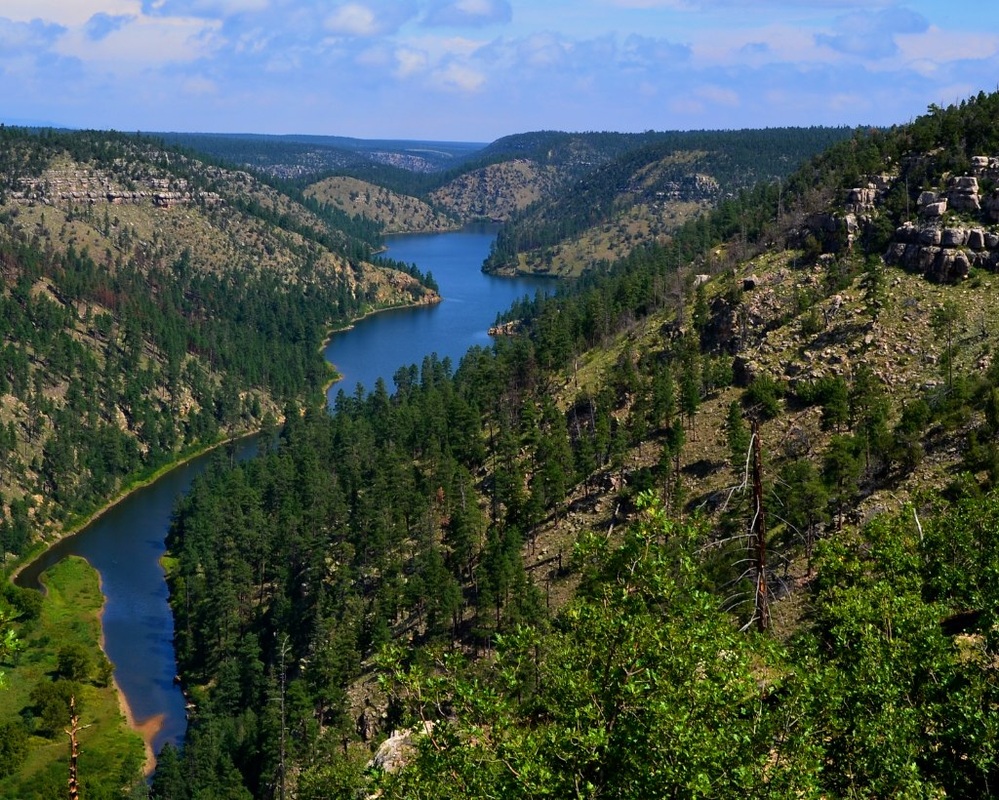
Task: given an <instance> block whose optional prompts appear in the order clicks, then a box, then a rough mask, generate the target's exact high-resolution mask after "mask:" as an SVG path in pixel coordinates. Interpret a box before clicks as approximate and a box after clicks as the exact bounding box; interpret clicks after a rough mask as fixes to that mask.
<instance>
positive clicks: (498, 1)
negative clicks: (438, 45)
mask: <svg viewBox="0 0 999 800" xmlns="http://www.w3.org/2000/svg"><path fill="white" fill-rule="evenodd" d="M512 19H513V9H512V8H511V7H510V3H509V2H508V0H438V1H437V2H434V3H432V4H431V6H430V8H429V9H428V11H427V14H426V16H425V17H424V19H423V23H424V24H425V25H432V26H436V25H441V26H451V27H477V26H482V25H496V24H501V23H506V22H510V20H512Z"/></svg>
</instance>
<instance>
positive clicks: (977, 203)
mask: <svg viewBox="0 0 999 800" xmlns="http://www.w3.org/2000/svg"><path fill="white" fill-rule="evenodd" d="M947 199H948V201H949V202H950V207H951V208H952V209H954V210H955V211H981V210H982V205H981V200H980V199H979V197H978V178H976V177H974V176H972V175H960V176H957V177H954V178H951V179H950V182H949V184H948V191H947Z"/></svg>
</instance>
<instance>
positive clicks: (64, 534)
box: [7, 428, 264, 594]
mask: <svg viewBox="0 0 999 800" xmlns="http://www.w3.org/2000/svg"><path fill="white" fill-rule="evenodd" d="M263 430H264V429H263V428H254V429H252V430H250V431H247V432H245V433H239V434H236V435H233V436H228V437H226V438H225V439H222V440H221V441H218V442H215V443H214V444H211V445H208V446H206V447H202V448H199V449H198V450H195V451H194V452H191V453H188V454H187V455H185V456H183V457H182V458H178V459H176V460H175V461H170V462H169V463H167V464H164V465H163V466H162V467H160V468H159V469H157V470H156V471H155V472H154V473H153V474H152V475H150V476H149V477H148V478H143V479H142V480H141V481H138V482H137V483H132V484H129V486H128V488H127V489H123V490H122V491H121V492H119V493H118V494H116V495H115V496H114V497H112V498H111V499H110V500H108V501H107V502H106V503H104V505H102V506H101V507H100V508H98V509H97V510H96V511H94V512H93V513H92V514H90V516H88V517H87V518H86V519H84V520H83V521H81V522H79V523H77V524H75V525H73V526H71V527H69V528H64V529H61V530H59V531H58V532H57V533H56V534H55V537H54V538H53V539H51V540H50V541H46V542H45V547H43V548H42V549H41V550H39V551H38V552H37V553H35V554H34V555H32V556H31V557H30V558H28V559H27V560H25V561H22V562H21V563H20V564H18V565H17V566H15V567H14V568H13V569H12V570H11V571H10V573H8V575H7V580H9V581H10V582H11V583H14V584H16V583H17V578H18V576H19V575H20V574H21V573H22V572H24V570H26V569H27V568H28V567H30V566H31V565H32V564H34V563H35V562H36V561H37V560H38V559H40V558H41V557H42V556H44V555H45V554H46V553H47V552H48V551H49V550H51V549H52V548H53V547H55V546H56V545H57V544H59V542H61V541H64V540H65V539H69V538H70V537H71V536H75V535H76V534H78V533H79V532H80V531H82V530H83V529H84V528H86V527H87V526H89V525H91V524H93V523H94V522H96V521H97V520H99V519H100V518H101V517H102V516H104V515H105V514H107V513H108V511H110V510H111V509H112V508H114V507H115V506H117V505H118V504H120V503H122V502H124V501H125V500H127V499H128V498H129V497H130V496H131V495H133V494H135V492H137V491H139V490H140V489H145V488H146V487H147V486H151V485H152V484H154V483H155V482H156V481H158V480H159V479H160V478H162V477H163V476H164V475H166V474H167V473H168V472H173V470H175V469H177V467H181V466H183V465H184V464H187V463H188V462H190V461H193V460H194V459H196V458H199V457H200V456H203V455H205V454H206V453H210V452H212V450H217V449H218V448H220V447H224V446H225V445H227V444H232V443H233V442H238V441H240V440H241V439H249V438H250V437H251V436H258V435H260V434H261V433H262V432H263ZM102 591H103V589H102ZM42 593H43V594H44V587H43V588H42Z"/></svg>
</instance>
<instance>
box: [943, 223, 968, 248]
mask: <svg viewBox="0 0 999 800" xmlns="http://www.w3.org/2000/svg"><path fill="white" fill-rule="evenodd" d="M967 241H968V230H967V228H944V229H943V233H942V234H941V236H940V244H942V245H943V246H944V247H963V246H964V245H965V243H966V242H967Z"/></svg>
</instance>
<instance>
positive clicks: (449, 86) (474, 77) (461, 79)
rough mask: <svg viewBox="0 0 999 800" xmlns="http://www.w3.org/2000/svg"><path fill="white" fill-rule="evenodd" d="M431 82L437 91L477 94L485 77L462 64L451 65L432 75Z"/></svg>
mask: <svg viewBox="0 0 999 800" xmlns="http://www.w3.org/2000/svg"><path fill="white" fill-rule="evenodd" d="M433 82H434V84H435V85H436V86H437V88H439V89H445V90H451V91H459V92H477V91H479V89H481V88H482V87H483V85H484V84H485V82H486V76H485V75H483V74H482V73H481V72H479V71H478V70H475V69H473V68H472V67H470V66H467V65H464V64H457V63H452V64H448V65H446V66H445V67H443V68H442V69H439V70H437V71H435V72H434V74H433Z"/></svg>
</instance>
